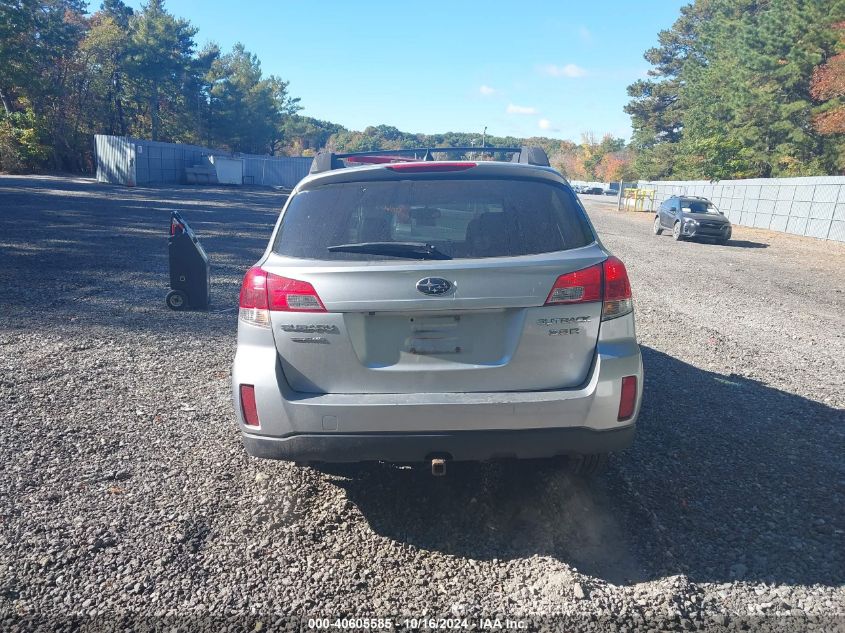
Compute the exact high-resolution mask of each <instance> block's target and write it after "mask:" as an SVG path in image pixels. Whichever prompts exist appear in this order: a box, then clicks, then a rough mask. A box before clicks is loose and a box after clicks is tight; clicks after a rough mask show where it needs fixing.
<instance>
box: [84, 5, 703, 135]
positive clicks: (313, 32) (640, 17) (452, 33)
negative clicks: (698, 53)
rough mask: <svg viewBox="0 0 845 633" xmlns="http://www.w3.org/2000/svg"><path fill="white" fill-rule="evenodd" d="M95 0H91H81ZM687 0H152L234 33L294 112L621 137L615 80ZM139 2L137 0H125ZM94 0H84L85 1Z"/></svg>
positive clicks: (360, 120) (206, 30) (213, 33)
mask: <svg viewBox="0 0 845 633" xmlns="http://www.w3.org/2000/svg"><path fill="white" fill-rule="evenodd" d="M96 2H97V0H92V2H91V4H92V5H95V4H96ZM687 3H688V0H638V1H637V2H636V3H632V2H630V1H625V0H596V1H594V2H585V1H583V0H581V1H573V0H557V1H556V2H553V1H549V2H545V1H533V2H526V1H520V0H486V1H484V2H476V1H469V0H451V1H448V2H447V1H443V0H427V1H426V2H419V3H418V2H408V1H404V2H403V1H401V0H394V1H393V2H383V1H375V0H372V1H369V0H357V1H352V2H350V1H348V0H347V1H344V2H340V1H335V0H323V1H322V2H301V1H297V2H294V1H290V0H276V1H275V2H269V1H266V2H265V1H264V0H249V1H244V0H241V2H233V1H232V0H228V1H226V2H223V1H222V0H201V1H200V0H166V1H165V8H166V9H167V10H168V11H170V12H171V13H173V14H174V15H176V16H178V17H182V18H186V19H188V20H190V22H191V23H192V24H193V25H194V26H195V27H197V28H198V29H199V32H198V33H197V36H196V38H195V39H196V41H197V44H198V46H199V47H202V46H203V45H204V44H205V43H206V42H208V41H215V42H217V43H218V44H219V45H220V46H221V48H222V49H223V50H224V51H227V50H229V49H231V47H232V45H233V44H235V43H236V42H243V43H244V45H245V46H246V48H247V50H249V51H250V52H252V53H255V54H256V55H258V57H259V59H260V60H261V65H262V70H263V71H264V74H265V75H269V74H275V75H277V76H279V77H281V78H282V79H284V80H286V81H289V82H290V86H289V91H290V93H291V94H292V95H293V96H295V97H300V99H301V105H302V106H303V109H302V111H301V114H304V115H307V116H312V117H316V118H318V119H324V120H329V121H332V122H334V123H340V124H341V125H343V126H345V127H347V128H349V129H353V130H363V129H364V128H365V127H367V126H368V125H379V124H386V125H393V126H395V127H397V128H399V129H400V130H402V131H403V132H422V133H425V134H432V133H436V132H448V131H453V132H473V131H476V132H478V133H479V134H481V132H482V130H483V128H484V127H485V126H486V127H487V133H488V134H489V135H493V136H506V135H512V136H518V137H528V136H548V137H552V138H567V139H572V140H578V139H580V136H581V134H582V133H583V132H588V131H589V132H593V133H595V134H596V135H597V136H602V135H604V134H606V133H610V134H613V135H614V136H618V137H623V138H625V139H628V138H629V137H630V134H631V126H630V118H629V117H628V115H626V114H625V113H624V112H623V110H622V108H623V107H624V105H625V104H626V103H627V101H628V97H627V94H626V92H625V88H626V87H627V86H628V85H629V84H630V83H632V82H634V81H636V80H637V79H638V78H641V77H645V75H646V71H647V70H648V68H649V65H648V63H647V62H646V61H645V60H644V59H643V53H644V52H645V50H646V49H648V48H650V47H652V46H655V45H656V44H657V33H658V32H659V31H660V30H662V29H666V28H669V27H670V26H671V25H672V23H673V22H674V21H675V19H676V18H677V17H678V15H679V11H680V7H681V6H683V5H684V4H687ZM128 4H130V5H131V6H132V7H133V8H136V9H137V8H140V6H141V5H142V2H141V1H140V0H132V1H130V2H128ZM93 8H95V7H94V6H92V9H93Z"/></svg>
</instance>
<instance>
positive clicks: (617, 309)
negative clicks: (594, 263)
mask: <svg viewBox="0 0 845 633" xmlns="http://www.w3.org/2000/svg"><path fill="white" fill-rule="evenodd" d="M602 267H603V268H604V305H603V306H602V311H601V318H602V320H603V321H607V320H608V319H615V318H616V317H620V316H623V315H625V314H628V313H629V312H631V311H632V310H633V309H634V300H633V299H632V298H631V283H630V282H629V281H628V271H627V270H625V264H623V263H622V260H621V259H619V258H617V257H608V258H607V259H606V260H605V261H604V263H603V264H602Z"/></svg>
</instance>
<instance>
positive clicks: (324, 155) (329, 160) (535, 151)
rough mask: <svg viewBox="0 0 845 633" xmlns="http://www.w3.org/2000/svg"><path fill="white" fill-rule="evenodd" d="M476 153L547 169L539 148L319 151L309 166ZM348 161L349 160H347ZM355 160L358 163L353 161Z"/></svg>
mask: <svg viewBox="0 0 845 633" xmlns="http://www.w3.org/2000/svg"><path fill="white" fill-rule="evenodd" d="M467 152H476V153H482V154H513V157H512V158H511V162H512V163H523V164H525V165H538V166H541V167H549V157H548V156H547V155H546V151H545V150H544V149H543V148H542V147H529V146H525V147H413V148H404V149H382V150H376V151H373V152H348V153H335V152H331V151H328V150H320V151H319V152H318V153H317V155H316V156H315V157H314V161H313V162H312V163H311V172H310V173H312V174H318V173H321V172H324V171H331V170H333V169H342V168H344V167H346V166H347V164H346V163H347V162H350V163H362V164H373V163H394V162H403V161H405V162H407V161H429V160H434V157H433V155H432V154H434V153H444V154H456V153H460V154H465V153H467ZM349 159H352V160H349ZM355 159H359V160H355Z"/></svg>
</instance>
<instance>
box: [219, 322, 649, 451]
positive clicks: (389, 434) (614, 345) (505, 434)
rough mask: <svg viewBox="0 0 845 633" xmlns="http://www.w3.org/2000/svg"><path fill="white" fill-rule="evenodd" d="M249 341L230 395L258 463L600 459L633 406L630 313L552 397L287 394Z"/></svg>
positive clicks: (274, 362)
mask: <svg viewBox="0 0 845 633" xmlns="http://www.w3.org/2000/svg"><path fill="white" fill-rule="evenodd" d="M252 334H253V333H252V332H251V331H250V330H246V327H245V326H242V327H241V331H240V335H239V342H238V351H237V354H236V356H235V362H234V366H233V371H232V388H233V389H232V395H233V399H234V403H235V414H236V416H237V419H238V423H239V427H240V429H241V431H242V433H243V436H244V443H245V445H246V448H247V450H248V452H249V453H250V454H252V455H255V456H258V457H267V458H275V459H286V460H292V461H325V462H333V461H341V462H350V461H369V460H380V461H398V462H403V461H412V462H413V461H420V460H425V459H427V458H428V457H430V456H431V455H432V454H445V455H446V456H448V457H450V458H452V459H455V460H487V459H493V458H496V457H549V456H554V455H565V454H588V453H596V452H609V451H614V450H619V449H621V448H624V447H625V446H627V445H628V443H630V437H631V435H632V434H633V429H634V424H635V423H636V420H637V416H638V415H639V410H640V404H641V402H642V388H643V364H642V356H641V354H640V349H639V346H638V345H637V344H636V338H635V333H634V321H633V316H632V315H627V316H624V317H620V318H618V319H613V320H612V321H607V322H604V323H603V324H602V330H601V334H600V338H599V343H598V346H597V349H596V355H595V358H594V361H593V366H592V368H591V370H590V372H589V374H588V376H587V379H586V381H585V382H584V383H583V384H582V385H580V386H578V387H575V388H572V389H561V390H551V391H491V392H484V393H474V392H471V393H466V392H452V393H395V394H388V393H367V394H340V393H334V394H308V393H302V392H297V391H293V390H292V389H291V388H290V385H289V384H288V382H287V380H286V378H285V374H284V372H283V371H282V367H281V363H280V362H279V357H278V354H277V352H276V349H275V347H274V345H273V341H272V338H271V337H268V336H267V334H269V333H267V332H264V333H261V332H258V333H255V339H254V340H250V338H249V337H250V336H251V335H252ZM259 335H261V336H263V337H264V338H267V339H269V340H268V341H264V339H263V338H259ZM331 370H332V368H331V367H330V366H327V367H326V371H331ZM625 376H636V377H637V404H636V408H635V411H634V415H633V416H632V417H631V418H630V419H628V420H625V421H621V422H620V421H619V420H618V419H617V418H618V413H619V403H620V398H621V389H622V378H623V377H625ZM241 384H248V385H253V386H254V388H255V398H256V404H257V410H258V417H259V420H260V426H248V425H246V424H244V420H243V415H242V413H241V403H240V394H239V385H241Z"/></svg>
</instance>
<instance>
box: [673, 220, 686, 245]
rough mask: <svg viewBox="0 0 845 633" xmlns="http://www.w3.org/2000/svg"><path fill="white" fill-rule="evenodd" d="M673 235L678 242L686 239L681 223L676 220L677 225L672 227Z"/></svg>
mask: <svg viewBox="0 0 845 633" xmlns="http://www.w3.org/2000/svg"><path fill="white" fill-rule="evenodd" d="M672 237H674V238H675V241H676V242H681V241H683V239H684V235H683V233H681V223H680V222H675V225H674V226H673V227H672Z"/></svg>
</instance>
